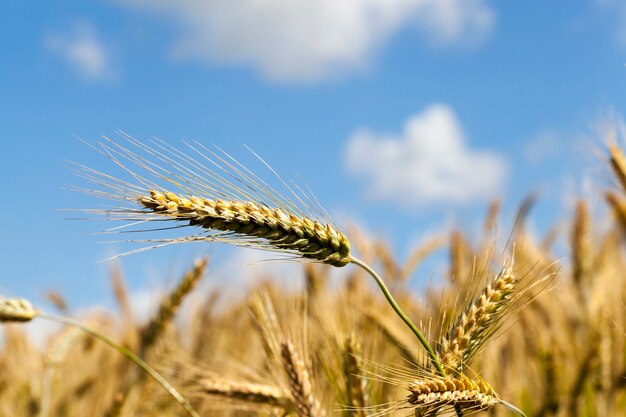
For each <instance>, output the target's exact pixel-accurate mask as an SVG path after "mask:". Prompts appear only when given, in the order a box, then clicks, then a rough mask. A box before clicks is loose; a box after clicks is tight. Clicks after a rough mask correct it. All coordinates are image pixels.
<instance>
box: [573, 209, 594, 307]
mask: <svg viewBox="0 0 626 417" xmlns="http://www.w3.org/2000/svg"><path fill="white" fill-rule="evenodd" d="M590 223H591V219H590V215H589V208H588V207H587V204H586V203H585V201H584V200H580V201H579V202H578V203H577V204H576V211H575V214H574V222H573V224H572V234H571V246H572V261H573V262H572V263H573V278H574V282H575V283H576V286H577V288H578V289H579V292H580V293H581V295H583V294H582V293H583V292H584V289H583V288H585V284H586V282H585V281H584V280H585V279H586V277H587V275H588V274H589V272H590V270H591V268H592V266H593V265H592V264H593V253H592V247H593V245H592V242H591V237H590V229H591V225H590Z"/></svg>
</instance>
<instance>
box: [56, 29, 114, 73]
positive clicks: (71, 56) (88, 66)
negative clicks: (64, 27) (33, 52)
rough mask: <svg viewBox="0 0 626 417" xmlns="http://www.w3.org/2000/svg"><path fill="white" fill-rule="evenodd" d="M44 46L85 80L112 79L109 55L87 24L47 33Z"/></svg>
mask: <svg viewBox="0 0 626 417" xmlns="http://www.w3.org/2000/svg"><path fill="white" fill-rule="evenodd" d="M44 43H45V46H46V47H47V48H48V50H50V51H51V52H53V53H56V54H57V55H59V56H60V57H61V58H63V59H64V60H65V61H66V62H67V64H68V65H69V66H70V67H71V68H72V69H73V70H74V71H76V73H78V74H79V75H80V76H81V77H83V78H84V79H86V80H90V81H91V80H105V79H111V78H112V77H113V71H112V68H111V63H110V54H109V53H108V51H107V49H106V47H105V45H104V43H103V42H102V41H101V39H100V38H99V36H98V34H97V33H96V29H95V27H94V26H93V25H91V24H89V23H81V24H77V25H76V26H75V27H74V28H73V29H72V30H70V31H68V32H63V33H61V32H55V33H49V34H47V35H46V36H45V38H44Z"/></svg>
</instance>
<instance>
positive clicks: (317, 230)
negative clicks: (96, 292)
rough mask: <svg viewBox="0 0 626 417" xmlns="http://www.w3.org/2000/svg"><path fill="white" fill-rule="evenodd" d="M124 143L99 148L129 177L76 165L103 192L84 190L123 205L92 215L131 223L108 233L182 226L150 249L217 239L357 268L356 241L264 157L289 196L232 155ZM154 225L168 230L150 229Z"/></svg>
mask: <svg viewBox="0 0 626 417" xmlns="http://www.w3.org/2000/svg"><path fill="white" fill-rule="evenodd" d="M125 140H126V142H127V145H125V146H123V145H122V144H120V143H117V142H115V141H112V140H110V139H106V138H105V140H104V141H103V142H102V143H100V144H99V145H98V146H95V147H96V148H97V149H98V150H99V152H100V153H101V154H103V155H104V156H105V157H107V158H108V159H110V160H111V161H112V162H113V163H114V164H115V165H116V166H117V167H118V168H119V170H120V171H121V172H120V173H119V174H120V176H124V177H125V178H121V177H120V178H118V177H116V176H114V175H109V174H106V173H103V172H100V171H97V170H94V169H91V168H88V167H85V166H82V165H78V164H76V165H75V166H74V169H75V171H76V172H77V174H78V175H79V176H80V177H82V178H84V179H86V180H88V181H89V182H91V183H92V184H95V186H96V188H95V189H84V188H78V190H80V191H83V192H86V193H88V194H92V195H95V196H97V197H100V198H104V199H109V200H113V201H116V202H118V203H120V202H121V203H122V204H123V206H117V207H112V208H110V209H104V210H87V212H89V213H93V214H97V215H102V216H104V217H105V218H107V219H111V220H122V221H125V222H126V224H125V225H123V226H120V227H116V228H113V229H109V232H116V233H124V232H130V231H144V232H148V231H153V232H156V231H163V230H164V229H177V228H178V229H181V230H182V231H183V235H182V236H180V237H178V238H172V239H154V240H148V241H147V242H152V243H156V244H155V245H153V246H150V247H148V248H153V247H159V246H164V245H169V244H174V243H184V242H201V241H205V242H207V241H215V242H223V243H229V244H233V245H238V246H246V247H250V248H255V249H262V250H268V251H274V252H279V253H283V254H285V255H290V256H292V257H296V258H306V259H311V260H314V261H317V262H322V263H327V264H331V265H333V266H344V265H346V264H348V263H350V261H351V259H350V242H349V241H348V239H347V238H346V236H345V235H344V234H343V233H342V232H341V231H339V229H337V227H336V226H335V225H334V224H333V223H332V221H331V220H330V217H329V216H328V214H327V213H326V211H325V210H324V209H323V208H322V207H321V206H320V205H319V203H318V201H317V199H316V198H315V197H314V196H313V195H312V193H311V192H310V191H306V192H305V191H304V189H305V187H301V186H298V185H295V184H294V185H292V186H290V185H288V184H287V182H286V181H284V180H283V179H282V178H280V177H279V176H278V174H276V172H275V171H274V170H273V169H271V168H269V165H267V164H266V163H265V162H264V161H263V160H262V159H260V157H258V156H257V158H258V160H259V161H260V162H261V164H262V165H263V166H265V167H266V168H267V169H269V171H270V173H271V174H272V176H273V177H275V178H274V182H278V184H279V186H280V188H282V189H284V191H283V192H280V191H278V188H279V186H272V185H271V184H270V182H271V181H269V180H267V181H266V180H263V179H261V178H260V177H259V176H257V175H256V174H254V173H253V172H252V171H251V170H250V169H248V168H247V167H246V166H244V165H243V164H241V163H240V162H239V161H237V160H236V159H234V158H233V157H231V156H230V155H228V154H226V153H225V152H221V151H210V150H208V149H206V148H204V147H202V145H199V144H195V145H188V148H187V152H185V151H182V150H179V149H177V148H175V147H173V146H171V145H168V144H166V143H165V142H162V141H156V140H155V141H152V142H151V143H150V144H146V143H142V142H140V141H137V140H135V139H133V138H130V137H125ZM254 155H255V156H256V154H254ZM155 222H156V223H161V224H162V225H163V226H162V227H160V226H158V227H156V228H154V229H152V230H151V229H150V228H148V227H146V225H147V224H150V223H155ZM172 224H173V226H172ZM190 230H191V233H190V232H189V231H190Z"/></svg>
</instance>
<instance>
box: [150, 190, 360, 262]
mask: <svg viewBox="0 0 626 417" xmlns="http://www.w3.org/2000/svg"><path fill="white" fill-rule="evenodd" d="M139 202H140V203H141V205H143V206H144V207H145V208H146V209H148V210H150V211H151V212H153V213H156V214H159V215H163V216H167V217H168V218H170V219H172V220H178V221H185V222H188V223H189V225H192V226H198V227H201V228H204V229H209V230H217V231H221V232H226V233H233V234H237V235H240V236H248V237H252V238H259V239H264V240H265V241H267V242H268V244H269V245H270V246H272V247H274V248H276V249H279V250H284V251H288V252H292V253H293V252H297V253H299V254H300V255H301V256H303V257H305V258H310V259H315V260H318V261H321V262H324V263H328V264H331V265H334V266H344V265H347V264H348V263H350V243H349V241H348V239H347V238H346V237H345V236H344V235H343V234H342V233H341V232H339V231H338V230H337V229H335V228H334V227H333V226H331V225H330V224H326V225H324V224H321V223H320V222H317V221H313V220H311V219H309V218H307V217H299V216H295V215H294V214H292V213H289V212H286V211H284V210H282V209H280V208H269V207H267V206H264V205H262V204H257V203H255V202H252V201H246V202H240V201H223V200H220V199H215V200H211V199H207V198H199V197H195V196H189V198H185V197H182V196H180V195H177V194H174V193H171V192H158V191H155V190H151V191H150V195H149V196H143V197H141V198H140V199H139ZM259 245H261V244H259Z"/></svg>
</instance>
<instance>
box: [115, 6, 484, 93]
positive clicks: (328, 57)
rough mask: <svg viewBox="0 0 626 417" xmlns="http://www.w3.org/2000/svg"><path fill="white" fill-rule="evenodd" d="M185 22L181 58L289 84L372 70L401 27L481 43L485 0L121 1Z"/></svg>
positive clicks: (443, 40)
mask: <svg viewBox="0 0 626 417" xmlns="http://www.w3.org/2000/svg"><path fill="white" fill-rule="evenodd" d="M118 1H119V2H122V3H125V4H128V5H132V6H135V7H136V8H138V9H141V10H150V11H157V12H161V13H166V14H167V15H168V16H172V17H175V18H177V19H178V20H179V21H181V22H182V23H183V34H182V36H181V39H180V40H179V42H178V44H177V46H176V48H175V54H176V56H178V57H182V58H199V59H202V60H207V61H210V62H223V63H228V64H235V65H248V66H252V67H255V68H257V69H258V70H259V71H260V72H261V73H262V74H263V75H264V76H266V77H268V78H270V79H273V80H277V81H286V82H306V81H316V80H321V79H327V78H333V77H336V76H340V75H344V74H346V73H349V72H352V71H355V70H358V69H359V68H362V67H364V66H367V65H368V64H369V63H370V62H371V60H372V58H373V56H374V55H375V52H376V51H377V50H378V49H380V48H381V47H382V46H383V45H384V44H385V43H386V42H387V41H388V40H389V39H390V37H391V36H392V35H393V33H394V32H397V31H398V30H399V29H400V28H402V27H404V26H408V25H412V26H414V27H417V28H418V29H419V30H420V31H421V32H422V33H424V34H425V35H426V36H427V38H428V39H429V40H430V41H433V42H435V43H436V44H450V43H467V42H472V43H473V42H476V41H480V40H482V39H483V38H484V37H485V35H487V34H488V33H489V31H490V29H491V28H492V26H493V24H494V20H495V16H494V12H493V11H492V9H491V8H490V7H489V6H488V5H487V3H486V0H340V1H338V0H299V1H293V0H265V1H262V2H253V1H232V0H212V1H206V0H181V1H176V2H172V1H166V0H149V1H148V0H118Z"/></svg>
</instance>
